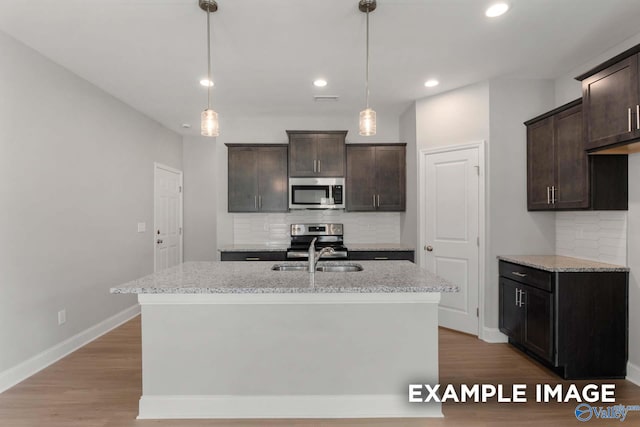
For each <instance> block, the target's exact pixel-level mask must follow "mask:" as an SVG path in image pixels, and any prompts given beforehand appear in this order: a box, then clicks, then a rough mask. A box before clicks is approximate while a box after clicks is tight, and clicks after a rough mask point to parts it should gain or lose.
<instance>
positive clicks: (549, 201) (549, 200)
mask: <svg viewBox="0 0 640 427" xmlns="http://www.w3.org/2000/svg"><path fill="white" fill-rule="evenodd" d="M547 204H548V205H550V204H551V187H549V186H547Z"/></svg>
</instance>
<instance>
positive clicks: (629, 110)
mask: <svg viewBox="0 0 640 427" xmlns="http://www.w3.org/2000/svg"><path fill="white" fill-rule="evenodd" d="M628 113H629V132H631V107H629V109H628Z"/></svg>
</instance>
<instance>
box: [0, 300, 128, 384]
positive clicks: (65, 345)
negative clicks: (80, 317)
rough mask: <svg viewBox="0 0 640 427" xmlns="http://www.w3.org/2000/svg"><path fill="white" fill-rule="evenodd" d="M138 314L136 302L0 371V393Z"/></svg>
mask: <svg viewBox="0 0 640 427" xmlns="http://www.w3.org/2000/svg"><path fill="white" fill-rule="evenodd" d="M138 314H140V306H139V305H138V304H136V305H134V306H131V307H129V308H127V309H125V310H123V311H121V312H120V313H117V314H115V315H113V316H111V317H109V318H108V319H105V320H103V321H102V322H100V323H98V324H97V325H94V326H92V327H90V328H89V329H86V330H84V331H82V332H80V333H78V334H76V335H74V336H72V337H70V338H68V339H66V340H64V341H62V342H61V343H59V344H56V345H55V346H53V347H50V348H48V349H47V350H45V351H43V352H42V353H40V354H37V355H35V356H33V357H32V358H30V359H27V360H25V361H24V362H22V363H20V364H19V365H17V366H14V367H13V368H10V369H7V370H6V371H3V372H0V393H2V392H4V391H5V390H7V389H9V388H11V387H13V386H14V385H16V384H18V383H19V382H21V381H24V380H25V379H27V378H29V377H30V376H32V375H34V374H36V373H37V372H39V371H41V370H43V369H44V368H46V367H47V366H49V365H51V364H53V363H55V362H57V361H58V360H60V359H62V358H63V357H65V356H67V355H68V354H70V353H73V352H74V351H76V350H77V349H79V348H80V347H83V346H85V345H87V344H88V343H90V342H91V341H93V340H95V339H96V338H98V337H100V336H102V335H104V334H106V333H107V332H109V331H111V330H112V329H115V328H117V327H118V326H120V325H121V324H123V323H125V322H126V321H128V320H130V319H132V318H133V317H135V316H137V315H138Z"/></svg>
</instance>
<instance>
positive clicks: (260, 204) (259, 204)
mask: <svg viewBox="0 0 640 427" xmlns="http://www.w3.org/2000/svg"><path fill="white" fill-rule="evenodd" d="M258 207H259V208H260V209H262V196H258Z"/></svg>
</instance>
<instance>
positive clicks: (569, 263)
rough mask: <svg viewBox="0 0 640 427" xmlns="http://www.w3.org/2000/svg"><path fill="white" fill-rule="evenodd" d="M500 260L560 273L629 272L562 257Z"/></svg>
mask: <svg viewBox="0 0 640 427" xmlns="http://www.w3.org/2000/svg"><path fill="white" fill-rule="evenodd" d="M498 259H499V260H502V261H507V262H512V263H514V264H519V265H525V266H527V267H533V268H538V269H540V270H545V271H550V272H554V273H555V272H558V273H579V272H608V271H629V267H625V266H622V265H615V264H606V263H604V262H598V261H590V260H587V259H580V258H571V257H566V256H560V255H501V256H498Z"/></svg>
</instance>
